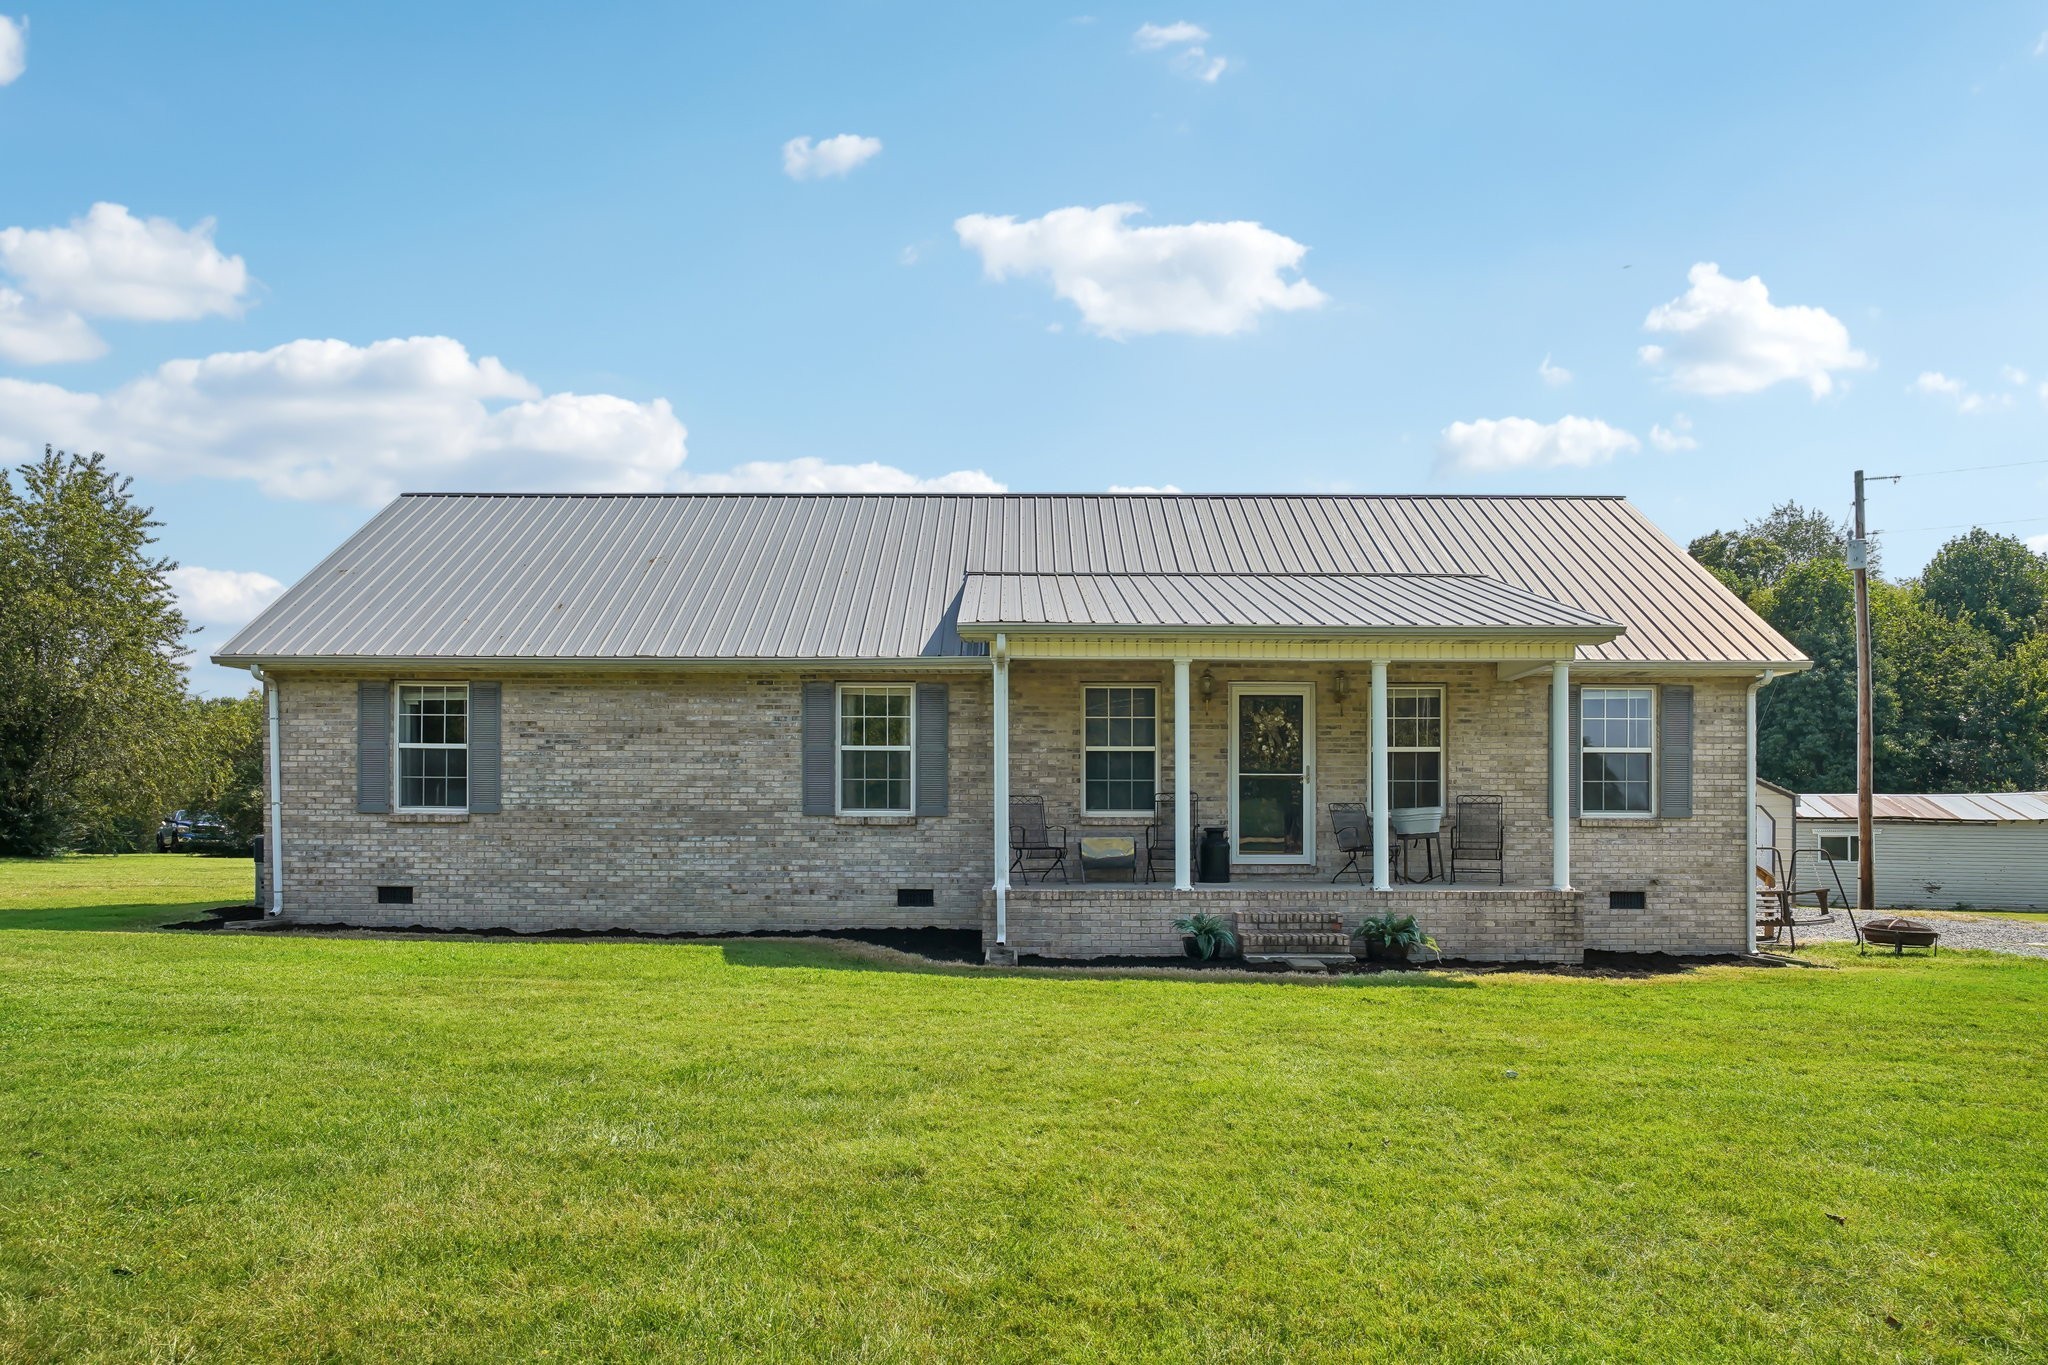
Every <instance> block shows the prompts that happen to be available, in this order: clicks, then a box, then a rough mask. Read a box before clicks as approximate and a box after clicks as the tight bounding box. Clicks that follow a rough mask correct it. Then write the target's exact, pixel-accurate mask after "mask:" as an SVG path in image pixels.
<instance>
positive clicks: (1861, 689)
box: [1849, 469, 1877, 910]
mask: <svg viewBox="0 0 2048 1365" xmlns="http://www.w3.org/2000/svg"><path fill="white" fill-rule="evenodd" d="M1849 568H1850V570H1851V572H1852V573H1853V574H1854V575H1855V579H1856V908H1857V909H1859V910H1874V909H1876V908H1877V863H1876V860H1875V855H1874V850H1873V849H1872V848H1871V846H1870V807H1871V801H1872V798H1871V782H1872V767H1873V765H1872V760H1871V756H1872V752H1873V750H1872V739H1871V723H1870V719H1871V706H1870V542H1869V539H1868V536H1867V532H1866V531H1865V530H1864V525H1863V471H1862V470H1860V469H1859V470H1857V471H1856V537H1855V539H1853V540H1851V541H1850V542H1849Z"/></svg>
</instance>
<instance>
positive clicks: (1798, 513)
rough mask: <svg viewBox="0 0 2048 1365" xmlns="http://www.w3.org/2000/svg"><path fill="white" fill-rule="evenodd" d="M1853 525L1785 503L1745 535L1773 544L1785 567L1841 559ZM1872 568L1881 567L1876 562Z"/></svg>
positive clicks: (1750, 526) (1745, 529) (1747, 527)
mask: <svg viewBox="0 0 2048 1365" xmlns="http://www.w3.org/2000/svg"><path fill="white" fill-rule="evenodd" d="M1849 529H1850V528H1849V526H1848V525H1847V524H1846V523H1844V522H1838V521H1832V520H1830V519H1829V518H1828V514H1827V513H1825V512H1823V511H1821V510H1819V509H1818V508H1814V507H1801V506H1800V505H1799V504H1798V503H1796V502H1781V503H1779V504H1778V505H1777V506H1776V507H1773V508H1772V509H1771V510H1770V514H1769V515H1767V516H1762V517H1758V518H1757V519H1756V520H1754V521H1752V522H1749V523H1747V524H1745V525H1744V526H1743V528H1742V534H1743V535H1745V536H1748V537H1750V538H1752V539H1755V540H1763V541H1769V542H1770V543H1771V544H1773V545H1775V546H1777V547H1778V548H1779V549H1780V550H1782V551H1783V552H1784V555H1785V566H1786V567H1787V568H1790V567H1791V566H1792V565H1794V564H1807V563H1811V562H1812V561H1814V560H1816V559H1841V558H1842V557H1843V554H1844V552H1845V551H1846V550H1847V549H1848V546H1849ZM1871 567H1872V568H1873V569H1875V568H1876V567H1877V565H1876V563H1875V561H1874V560H1873V562H1872V564H1871Z"/></svg>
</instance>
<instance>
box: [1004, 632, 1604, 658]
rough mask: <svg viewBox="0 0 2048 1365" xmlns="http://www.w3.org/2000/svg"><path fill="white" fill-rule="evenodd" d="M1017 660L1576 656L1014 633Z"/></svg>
mask: <svg viewBox="0 0 2048 1365" xmlns="http://www.w3.org/2000/svg"><path fill="white" fill-rule="evenodd" d="M1009 652H1010V657H1011V658H1012V659H1176V658H1183V657H1185V658H1190V659H1211V660H1224V659H1236V660H1256V659H1277V660H1283V661H1289V662H1307V661H1320V662H1329V663H1363V662H1367V661H1369V660H1372V659H1387V660H1390V661H1392V660H1400V661H1404V662H1406V661H1410V660H1413V661H1416V662H1427V663H1444V662H1470V661H1481V662H1490V661H1493V660H1498V659H1542V660H1552V659H1560V658H1562V659H1566V660H1569V659H1570V658H1571V653H1572V647H1571V644H1570V642H1566V641H1559V640H1558V639H1557V638H1556V637H1555V636H1550V637H1543V636H1529V637H1516V636H1488V637H1487V638H1485V639H1477V640H1475V639H1470V638H1463V639H1460V638H1446V637H1444V636H1440V635H1438V636H1430V635H1409V636H1402V635H1375V636H1372V637H1370V638H1350V639H1344V638H1338V639H1317V638H1309V637H1299V636H1227V635H1123V634H1118V635H1099V634H1097V635H1051V634H1046V635H1039V634H1031V635H1012V636H1010V637H1009Z"/></svg>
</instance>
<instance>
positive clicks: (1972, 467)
mask: <svg viewBox="0 0 2048 1365" xmlns="http://www.w3.org/2000/svg"><path fill="white" fill-rule="evenodd" d="M2037 464H2048V460H2014V461H2013V462H2012V463H2011V464H1966V465H1962V466H1960V467H1958V468H1955V469H1916V470H1913V471H1912V472H1911V473H1907V474H1894V475H1892V478H1893V479H1895V480H1896V479H1925V478H1931V477H1932V476H1934V475H1936V474H1981V473H1983V472H1984V471H1985V470H1987V469H2025V468H2027V467H2028V466H2030V465H2037ZM1876 478H1877V476H1876V475H1872V476H1871V480H1872V482H1875V481H1876Z"/></svg>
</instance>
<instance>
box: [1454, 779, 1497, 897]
mask: <svg viewBox="0 0 2048 1365" xmlns="http://www.w3.org/2000/svg"><path fill="white" fill-rule="evenodd" d="M1506 809H1507V806H1506V803H1505V802H1503V801H1502V800H1501V798H1500V797H1498V796H1480V795H1474V796H1461V797H1459V798H1458V803H1457V817H1456V820H1455V822H1454V823H1453V824H1452V825H1451V880H1452V881H1456V880H1458V869H1459V868H1460V867H1462V866H1463V865H1464V864H1466V863H1480V864H1486V863H1491V864H1493V871H1494V880H1495V881H1496V882H1497V883H1498V884H1499V885H1501V886H1506V885H1507V883H1508V849H1507V842H1508V826H1507V815H1506Z"/></svg>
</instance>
